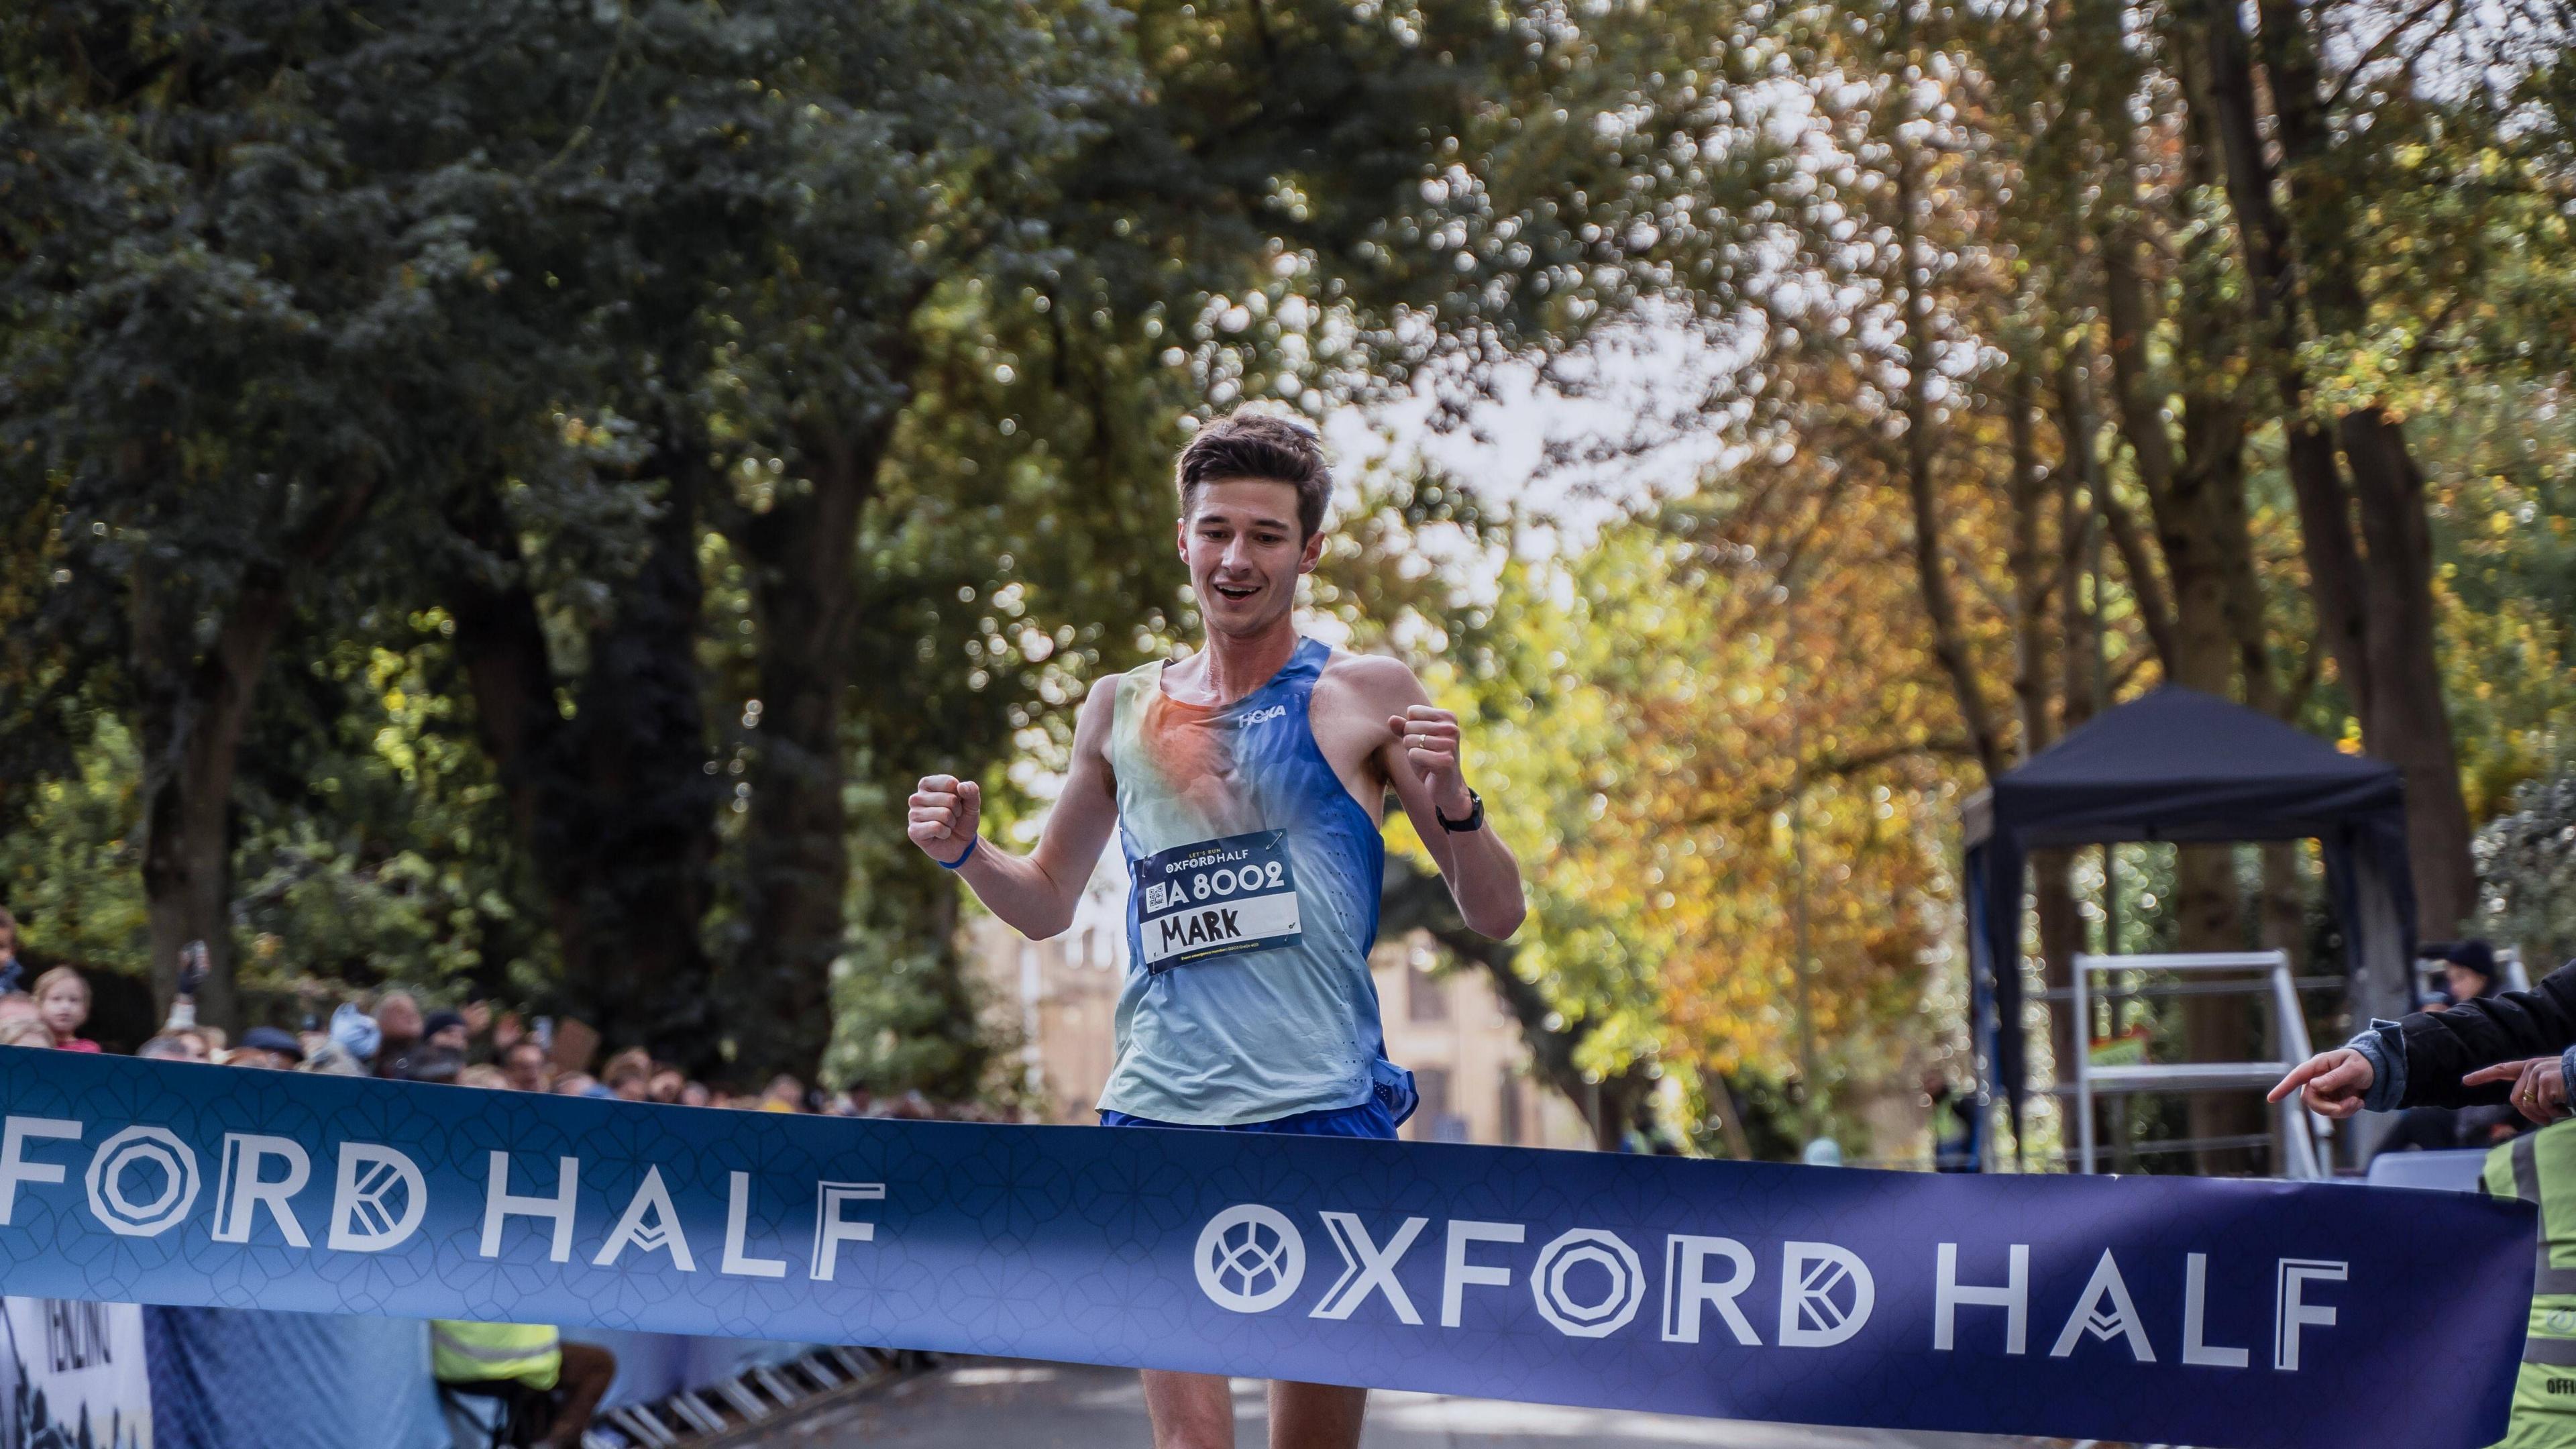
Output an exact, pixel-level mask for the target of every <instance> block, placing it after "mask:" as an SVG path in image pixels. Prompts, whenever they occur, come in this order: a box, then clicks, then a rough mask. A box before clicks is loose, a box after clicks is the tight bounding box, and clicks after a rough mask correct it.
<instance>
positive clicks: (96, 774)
mask: <svg viewBox="0 0 2576 1449" xmlns="http://www.w3.org/2000/svg"><path fill="white" fill-rule="evenodd" d="M94 723H95V733H94V734H93V735H92V736H91V738H89V739H88V740H86V741H84V742H82V744H81V745H80V747H79V748H78V750H77V752H76V754H75V756H74V768H73V770H72V771H71V772H69V773H66V774H56V775H51V776H49V777H47V778H44V779H41V780H38V781H36V782H34V783H33V785H32V786H31V787H30V788H29V789H28V790H27V791H26V793H25V796H24V797H23V798H22V799H21V800H20V801H18V802H17V809H18V811H19V814H18V821H19V823H18V825H17V826H16V827H15V828H13V829H10V830H8V831H5V832H0V897H4V898H5V899H6V900H7V902H8V905H9V909H10V911H11V913H12V914H14V915H16V916H17V918H18V929H19V934H20V935H21V936H22V937H23V938H24V939H25V942H26V949H27V954H28V956H29V957H30V958H31V959H34V960H39V961H65V962H72V963H75V964H78V965H81V966H98V967H105V968H108V969H110V970H115V971H126V972H140V971H141V970H142V969H143V966H144V964H145V962H146V960H147V959H148V953H149V950H150V947H151V928H150V925H149V924H148V923H147V922H146V920H145V919H144V910H143V882H142V880H141V879H140V877H139V876H138V875H137V874H136V862H137V861H138V860H139V859H140V857H141V854H142V851H141V848H140V846H139V844H138V843H137V842H136V841H135V840H134V838H133V836H134V829H135V822H136V816H137V810H136V795H137V792H138V789H139V787H140V784H141V781H142V773H143V771H142V762H141V761H140V760H139V759H137V758H136V756H135V750H134V737H133V736H132V735H131V734H130V733H128V732H127V730H126V728H125V726H124V725H122V724H121V723H119V722H118V721H117V720H116V719H115V718H114V717H113V716H107V717H103V718H100V719H98V720H96V721H95V722H94Z"/></svg>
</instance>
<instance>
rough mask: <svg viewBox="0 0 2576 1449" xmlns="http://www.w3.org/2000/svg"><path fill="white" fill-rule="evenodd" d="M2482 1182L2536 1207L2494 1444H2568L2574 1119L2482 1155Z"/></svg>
mask: <svg viewBox="0 0 2576 1449" xmlns="http://www.w3.org/2000/svg"><path fill="white" fill-rule="evenodd" d="M2482 1185H2483V1186H2484V1187H2485V1188H2486V1190H2487V1192H2488V1193H2489V1194H2490V1195H2492V1196H2495V1197H2518V1198H2521V1199H2522V1200H2523V1201H2525V1202H2529V1203H2535V1204H2537V1205H2538V1206H2539V1208H2540V1256H2539V1262H2538V1264H2537V1266H2536V1268H2535V1270H2534V1273H2533V1277H2532V1285H2531V1330H2530V1333H2529V1335H2528V1336H2527V1337H2526V1338H2525V1339H2524V1340H2523V1345H2522V1372H2521V1376H2520V1377H2519V1378H2517V1379H2516V1380H2515V1381H2514V1386H2513V1417H2512V1419H2511V1420H2510V1421H2508V1422H2507V1424H2506V1427H2505V1435H2504V1439H2503V1440H2502V1441H2501V1442H2500V1443H2499V1444H2498V1446H2497V1449H2576V1121H2566V1122H2561V1123H2559V1124H2557V1125H2556V1126H2554V1127H2545V1128H2542V1129H2541V1130H2540V1131H2537V1132H2526V1133H2524V1134H2523V1135H2521V1136H2520V1137H2517V1138H2515V1139H2513V1140H2512V1141H2511V1142H2507V1143H2504V1144H2502V1145H2500V1146H2498V1147H2496V1148H2495V1149H2494V1150H2492V1151H2490V1152H2488V1153H2487V1161H2486V1175H2485V1178H2484V1180H2483V1183H2482Z"/></svg>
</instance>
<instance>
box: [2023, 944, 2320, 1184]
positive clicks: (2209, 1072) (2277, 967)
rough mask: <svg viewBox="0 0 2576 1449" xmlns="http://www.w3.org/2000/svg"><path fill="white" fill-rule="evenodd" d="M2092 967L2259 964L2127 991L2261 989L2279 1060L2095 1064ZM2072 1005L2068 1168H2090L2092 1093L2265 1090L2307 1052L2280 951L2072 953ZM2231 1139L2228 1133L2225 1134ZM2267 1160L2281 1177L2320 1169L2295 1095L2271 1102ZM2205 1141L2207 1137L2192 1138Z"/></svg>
mask: <svg viewBox="0 0 2576 1449" xmlns="http://www.w3.org/2000/svg"><path fill="white" fill-rule="evenodd" d="M2096 971H2172V972H2180V973H2184V974H2192V973H2203V972H2209V973H2214V972H2222V971H2262V972H2264V973H2266V975H2267V977H2268V980H2267V981H2262V982H2238V981H2180V982H2175V983H2172V984H2171V985H2169V986H2152V987H2148V988H2145V989H2143V990H2141V991H2136V992H2130V993H2124V994H2128V995H2167V996H2180V995H2209V994H2226V993H2252V992H2261V991H2266V990H2268V991H2269V992H2270V994H2271V997H2272V1014H2273V1018H2274V1023H2275V1027H2276V1030H2277V1033H2278V1036H2279V1039H2280V1043H2281V1053H2282V1055H2283V1056H2284V1057H2286V1058H2287V1060H2286V1061H2256V1062H2147V1063H2141V1064H2138V1065H2135V1066H2095V1065H2094V1064H2093V1053H2092V1051H2091V1049H2090V1048H2091V1044H2092V1038H2093V1003H2092V996H2091V983H2092V978H2093V973H2094V972H2096ZM2068 995H2069V997H2070V998H2071V1002H2070V1004H2071V1005H2072V1006H2073V1007H2074V1014H2075V1030H2074V1032H2073V1033H2072V1035H2073V1036H2074V1038H2075V1040H2076V1042H2077V1044H2078V1045H2077V1048H2076V1052H2075V1121H2076V1129H2075V1130H2076V1144H2077V1145H2076V1164H2077V1166H2076V1169H2075V1170H2076V1171H2078V1172H2086V1173H2089V1172H2092V1171H2095V1170H2096V1169H2095V1166H2094V1151H2095V1149H2094V1144H2093V1098H2094V1096H2095V1095H2096V1094H2097V1093H2098V1094H2102V1095H2125V1094H2129V1093H2141V1092H2238V1091H2257V1092H2260V1091H2268V1090H2270V1088H2271V1086H2272V1084H2273V1083H2275V1082H2278V1081H2279V1080H2281V1078H2282V1076H2283V1075H2284V1074H2285V1073H2287V1072H2288V1071H2289V1070H2290V1067H2291V1065H2292V1064H2293V1063H2296V1062H2303V1061H2305V1060H2307V1059H2308V1056H2309V1049H2308V1020H2307V1015H2306V1013H2305V1012H2303V1011H2301V1010H2300V1008H2299V992H2298V985H2297V983H2296V982H2294V981H2293V980H2292V978H2291V976H2290V958H2289V956H2288V954H2287V953H2285V952H2281V951H2212V952H2194V953H2188V954H2186V953H2172V954H2166V955H2147V956H2093V955H2080V956H2077V957H2076V958H2075V980H2074V983H2073V987H2072V989H2071V990H2070V991H2069V992H2068ZM2231 1142H2232V1139H2231ZM2272 1142H2273V1150H2274V1156H2273V1159H2272V1160H2273V1162H2274V1163H2275V1164H2276V1166H2277V1167H2278V1169H2279V1171H2280V1173H2281V1175H2282V1176H2283V1177H2290V1178H2319V1177H2323V1176H2325V1171H2324V1168H2323V1166H2322V1165H2321V1164H2322V1158H2321V1157H2320V1155H2319V1153H2318V1151H2317V1142H2316V1137H2315V1135H2314V1129H2313V1128H2312V1127H2311V1124H2310V1122H2309V1120H2308V1113H2307V1112H2306V1111H2305V1110H2304V1109H2303V1108H2301V1107H2300V1106H2299V1102H2298V1099H2297V1098H2296V1097H2293V1098H2291V1099H2289V1100H2288V1101H2285V1102H2281V1103H2278V1104H2276V1105H2275V1106H2274V1107H2273V1109H2272ZM2200 1145H2211V1144H2200Z"/></svg>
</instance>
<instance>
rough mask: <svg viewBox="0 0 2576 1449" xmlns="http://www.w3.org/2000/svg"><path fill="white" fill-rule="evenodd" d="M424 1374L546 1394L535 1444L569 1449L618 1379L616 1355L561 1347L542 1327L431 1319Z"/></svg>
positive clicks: (592, 1347) (443, 1380) (550, 1331)
mask: <svg viewBox="0 0 2576 1449" xmlns="http://www.w3.org/2000/svg"><path fill="white" fill-rule="evenodd" d="M429 1371H430V1376H431V1377H432V1378H435V1379H437V1380H438V1381H439V1382H440V1383H442V1384H466V1385H471V1384H491V1383H501V1382H508V1381H515V1382H517V1383H519V1384H522V1385H525V1386H526V1387H528V1388H530V1389H533V1390H535V1391H537V1392H538V1393H541V1394H544V1395H546V1396H547V1397H548V1398H549V1399H551V1400H552V1402H553V1416H552V1418H551V1420H550V1421H549V1422H548V1424H547V1428H546V1433H545V1436H544V1437H543V1438H541V1439H538V1440H537V1441H536V1442H537V1443H539V1444H542V1445H546V1446H548V1449H573V1446H575V1445H578V1444H579V1443H580V1442H581V1433H582V1431H583V1430H584V1429H587V1428H589V1427H590V1416H591V1413H592V1412H593V1411H594V1410H596V1409H597V1408H598V1407H599V1400H600V1398H601V1396H602V1395H604V1394H606V1393H607V1392H608V1383H609V1380H611V1379H613V1378H615V1377H617V1356H616V1355H615V1354H612V1353H610V1352H609V1351H608V1350H606V1349H604V1348H600V1347H598V1346H596V1345H594V1344H587V1343H566V1342H564V1341H563V1335H562V1334H561V1333H559V1332H557V1331H556V1330H555V1328H554V1326H553V1325H551V1324H544V1323H472V1322H468V1321H465V1320H462V1319H452V1318H439V1319H432V1320H431V1321H430V1325H429Z"/></svg>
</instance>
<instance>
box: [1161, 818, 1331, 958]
mask: <svg viewBox="0 0 2576 1449" xmlns="http://www.w3.org/2000/svg"><path fill="white" fill-rule="evenodd" d="M1134 900H1135V911H1136V937H1137V943H1138V949H1139V950H1140V951H1142V952H1143V954H1144V960H1145V969H1146V971H1148V972H1149V973H1152V974H1155V975H1160V974H1161V973H1163V972H1165V971H1169V970H1171V969H1172V968H1173V967H1175V966H1186V965H1189V964H1190V963H1192V962H1195V961H1205V960H1207V959H1209V958H1210V957H1213V956H1232V955H1235V954H1237V953H1239V952H1244V951H1267V950H1269V949H1270V948H1271V947H1274V946H1286V945H1291V944H1293V943H1294V942H1296V940H1297V939H1298V938H1299V936H1300V934H1301V932H1300V931H1299V929H1298V925H1297V874H1296V871H1295V869H1294V868H1293V867H1292V866H1291V865H1290V864H1289V861H1288V832H1287V831H1285V830H1262V831H1256V832H1254V833H1252V834H1250V835H1229V836H1227V837H1225V838H1224V839H1223V840H1203V841H1200V842H1199V843H1198V844H1196V845H1182V846H1175V847H1174V848H1172V849H1170V850H1166V851H1162V852H1159V853H1157V854H1154V855H1150V856H1147V857H1146V858H1145V859H1144V860H1142V861H1140V862H1138V864H1137V867H1136V892H1135V897H1134Z"/></svg>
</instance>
